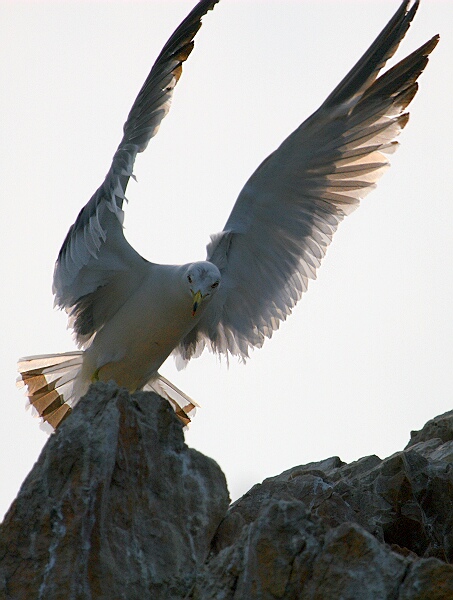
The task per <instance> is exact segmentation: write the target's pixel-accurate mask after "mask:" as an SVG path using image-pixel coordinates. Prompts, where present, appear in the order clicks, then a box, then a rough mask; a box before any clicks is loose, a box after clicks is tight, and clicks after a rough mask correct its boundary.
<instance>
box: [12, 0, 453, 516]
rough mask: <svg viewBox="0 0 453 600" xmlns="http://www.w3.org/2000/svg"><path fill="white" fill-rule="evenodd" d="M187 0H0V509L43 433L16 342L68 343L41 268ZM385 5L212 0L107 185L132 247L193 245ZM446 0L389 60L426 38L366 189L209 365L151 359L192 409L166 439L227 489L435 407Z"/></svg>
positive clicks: (333, 79)
mask: <svg viewBox="0 0 453 600" xmlns="http://www.w3.org/2000/svg"><path fill="white" fill-rule="evenodd" d="M194 4H195V0H184V1H182V0H181V1H171V2H170V1H168V0H166V1H162V2H155V1H149V2H144V1H143V2H125V1H123V2H120V1H118V2H112V3H110V2H65V1H59V2H28V3H26V2H20V1H17V0H16V1H14V2H5V1H3V2H0V14H1V19H0V30H1V31H0V45H1V49H0V75H1V82H2V93H1V97H0V115H1V117H0V118H1V141H0V153H1V156H0V158H1V171H2V183H3V193H4V216H3V223H4V226H3V234H2V241H1V244H2V245H1V248H2V252H3V260H2V262H1V266H0V269H1V279H2V281H3V304H2V308H3V310H2V315H3V316H2V325H1V327H2V340H1V353H2V355H1V369H0V386H1V387H0V389H1V398H2V419H1V421H0V429H1V431H0V444H1V449H0V456H1V460H0V469H1V472H0V481H1V488H0V513H1V514H3V513H4V512H5V511H6V510H7V509H8V507H9V505H10V504H11V502H12V500H13V499H14V498H15V496H16V494H17V492H18V490H19V487H20V485H21V483H22V481H23V480H24V478H25V477H26V475H27V474H28V472H29V471H30V469H31V468H32V466H33V464H34V462H35V461H36V460H37V458H38V456H39V453H40V451H41V449H42V447H43V446H44V444H45V442H46V440H47V435H46V434H45V433H44V432H42V431H41V429H40V428H39V422H38V420H37V419H34V418H32V416H31V412H30V411H28V412H26V411H25V408H24V406H25V398H24V397H23V395H22V392H21V391H17V390H16V388H15V378H16V361H17V359H18V358H19V357H20V356H26V355H33V354H41V353H51V352H64V351H69V350H71V349H73V348H74V344H73V342H72V339H71V335H70V333H69V332H68V331H67V330H66V319H65V316H64V315H63V314H62V313H59V312H58V311H56V310H54V309H53V308H52V306H53V298H52V293H51V282H52V272H53V264H54V261H55V259H56V256H57V253H58V250H59V248H60V246H61V244H62V242H63V239H64V237H65V235H66V233H67V230H68V228H69V227H70V225H71V224H72V223H73V221H74V219H75V217H76V216H77V213H78V211H79V210H80V209H81V207H82V206H83V205H84V204H85V202H86V201H87V200H88V199H89V198H90V196H91V195H92V193H93V192H94V191H95V189H96V188H97V187H98V186H99V184H100V183H101V182H102V180H103V178H104V175H105V173H106V172H107V170H108V167H109V165H110V160H111V157H112V156H113V153H114V151H115V149H116V147H117V145H118V143H119V141H120V139H121V133H122V125H123V122H124V120H125V119H126V116H127V114H128V111H129V109H130V107H131V105H132V102H133V100H134V99H135V97H136V94H137V93H138V91H139V89H140V87H141V85H142V83H143V81H144V79H145V77H146V75H147V74H148V72H149V70H150V68H151V66H152V63H153V62H154V60H155V58H156V57H157V55H158V53H159V51H160V49H161V48H162V46H163V44H164V43H165V41H166V40H167V38H168V37H169V35H170V34H171V33H172V31H173V30H174V29H175V28H176V26H177V25H178V24H179V22H180V21H181V20H182V19H183V18H184V17H185V15H186V14H187V13H188V12H189V10H190V8H191V7H192V6H193V5H194ZM398 5H399V1H398V0H362V1H359V0H356V1H348V0H341V1H340V0H337V1H331V2H327V1H325V0H317V1H316V2H315V1H314V0H299V1H297V0H293V1H286V2H285V1H282V0H280V1H278V2H276V1H266V2H265V1H261V2H258V1H249V0H248V1H245V0H244V1H239V0H221V2H220V4H219V5H218V6H217V7H216V8H215V10H214V11H213V12H210V13H209V14H208V15H207V16H206V17H205V18H204V25H203V27H202V29H201V30H200V32H199V33H198V35H197V37H196V42H195V50H194V52H193V53H192V55H191V56H190V58H189V60H188V62H187V63H186V65H185V68H184V72H183V76H182V78H181V80H180V82H179V84H178V86H177V89H176V91H175V94H174V100H173V106H172V109H171V111H170V113H169V115H168V116H167V118H166V119H165V120H164V122H163V123H162V126H161V129H160V131H159V133H158V135H157V137H156V138H154V139H153V140H152V141H151V143H150V145H149V147H148V149H147V151H146V153H144V154H142V155H140V156H139V157H138V160H137V163H136V167H135V172H136V175H137V178H138V183H134V182H131V183H130V184H129V188H128V194H127V195H128V198H129V201H130V202H129V206H127V207H126V221H125V225H126V236H127V237H128V239H129V241H130V242H131V243H132V244H133V245H134V247H135V248H136V249H137V250H138V251H139V252H140V253H141V254H142V255H143V256H144V257H145V258H147V259H149V260H151V261H153V262H163V263H186V262H189V261H192V260H202V259H204V258H205V245H206V243H207V242H208V240H209V234H211V233H215V232H217V231H220V230H221V229H222V228H223V225H224V223H225V221H226V219H227V217H228V215H229V212H230V210H231V208H232V206H233V204H234V201H235V199H236V197H237V195H238V193H239V191H240V189H241V187H242V185H243V184H244V183H245V181H246V179H247V178H248V176H249V175H250V174H251V173H252V171H253V170H254V169H255V168H256V167H257V166H258V164H259V163H260V162H261V161H262V159H264V158H265V157H266V156H267V155H268V154H269V153H270V152H271V151H273V150H274V149H275V148H276V146H277V145H279V144H280V142H281V141H283V139H284V138H285V137H286V136H287V135H288V134H289V133H291V132H292V131H293V130H294V129H295V128H296V127H297V126H298V125H299V124H300V123H301V122H302V121H303V120H304V119H305V118H307V117H308V116H309V115H310V114H311V113H312V112H313V111H314V110H315V109H316V108H317V107H318V106H319V105H320V103H321V102H322V101H323V100H324V99H325V97H326V96H327V95H328V94H329V93H330V92H331V91H332V89H333V88H334V87H335V85H336V84H337V83H338V82H339V81H340V79H341V78H342V77H343V76H344V75H345V74H346V72H347V71H348V70H349V69H350V67H352V65H353V64H354V63H355V61H356V60H357V59H358V58H359V57H360V55H361V54H362V53H363V52H364V51H365V50H366V48H367V47H368V45H369V44H370V43H371V42H372V41H373V39H374V38H375V37H376V35H377V34H378V33H379V32H380V30H381V29H382V27H383V26H384V25H385V23H386V22H387V21H388V20H389V19H390V17H391V16H392V14H393V12H394V11H395V10H396V9H397V8H398ZM452 31H453V3H452V2H451V1H450V0H445V1H441V0H422V2H421V6H420V9H419V11H418V14H417V15H416V18H415V21H414V23H413V25H412V27H411V29H410V30H409V32H408V34H407V36H406V39H405V40H404V42H403V43H402V45H401V46H400V48H399V50H398V53H397V58H398V59H401V58H403V57H404V56H405V55H407V54H409V53H410V52H411V51H413V50H414V49H416V48H417V47H418V46H420V45H421V44H422V43H423V42H425V41H426V40H427V39H429V38H430V37H432V36H433V35H434V34H436V33H440V36H441V41H440V44H439V45H438V47H437V48H436V50H435V51H434V53H433V55H432V57H431V61H430V64H429V65H428V67H427V69H426V72H425V73H424V74H423V75H422V76H421V78H420V91H419V93H418V95H417V97H416V98H415V100H414V102H413V103H412V105H411V119H410V122H409V124H408V126H407V127H406V129H405V130H404V131H403V133H402V135H401V136H400V138H399V141H400V142H401V147H400V148H399V150H398V152H397V153H396V154H395V155H394V156H393V158H392V168H391V169H390V170H389V171H388V172H387V173H386V174H385V175H384V177H383V178H382V180H381V181H380V183H379V186H378V189H377V190H375V191H374V192H372V193H371V194H370V195H369V196H368V197H367V198H366V199H365V200H364V202H363V204H362V206H361V207H360V208H359V209H358V210H357V211H356V212H355V213H353V214H352V215H351V216H350V217H348V218H347V219H346V221H345V222H344V223H342V225H341V226H340V228H339V231H338V232H337V234H336V235H335V237H334V240H333V243H332V245H331V246H330V248H329V250H328V252H327V256H326V258H325V260H324V262H323V264H322V266H321V269H320V270H319V272H318V279H317V281H315V282H312V283H311V285H310V287H309V290H308V293H307V294H305V296H304V298H303V299H302V301H301V302H300V303H299V304H298V306H297V307H296V309H295V310H294V314H293V315H292V316H291V317H290V318H289V319H288V321H287V322H286V323H284V324H283V325H282V326H281V328H280V330H279V331H278V332H276V333H275V334H274V337H273V338H272V339H271V340H268V341H267V342H266V343H265V345H264V348H263V349H261V350H257V351H255V352H254V353H253V355H252V357H251V359H250V361H249V362H248V363H247V365H246V366H243V365H241V364H237V363H236V362H235V361H232V362H231V364H230V367H229V368H227V367H226V364H225V363H224V362H223V363H219V361H218V360H217V358H216V357H215V356H213V355H211V354H209V353H205V354H204V355H203V356H202V358H200V359H197V360H194V361H192V362H191V363H190V364H189V366H188V368H187V369H186V370H185V371H181V372H179V373H178V372H177V371H176V369H175V367H174V365H173V359H171V358H170V359H169V360H168V361H167V363H165V365H164V366H163V368H162V369H161V372H162V373H163V374H164V375H165V376H167V377H168V378H169V379H170V380H172V381H173V382H174V383H175V384H176V385H177V386H178V387H180V388H181V389H182V390H184V391H185V392H186V393H187V394H189V395H190V396H192V397H193V398H195V400H197V402H198V403H199V404H201V408H200V409H199V411H198V413H197V415H196V417H195V420H194V422H193V424H192V426H191V428H190V431H189V432H188V434H187V435H186V441H187V443H188V444H189V445H190V446H192V447H193V448H196V449H197V450H199V451H201V452H203V453H204V454H207V455H208V456H211V457H212V458H214V459H215V460H216V461H217V462H218V463H219V465H220V466H221V467H222V469H223V470H224V472H225V473H226V476H227V480H228V484H229V488H230V492H231V495H232V497H233V498H237V497H238V496H240V495H242V494H243V493H244V492H246V491H247V490H248V489H249V488H250V487H251V486H252V485H253V484H255V483H258V482H260V481H262V479H264V478H265V477H268V476H273V475H277V474H278V473H280V472H281V471H283V470H285V469H288V468H290V467H292V466H295V465H297V464H303V463H307V462H309V461H314V460H321V459H324V458H326V457H328V456H332V455H338V456H340V457H341V458H342V459H343V460H344V461H352V460H355V459H357V458H359V457H361V456H364V455H368V454H377V455H379V456H380V457H381V458H384V457H385V456H388V455H390V454H392V453H393V452H395V451H397V450H399V449H402V448H403V447H404V445H405V444H406V443H407V441H408V439H409V432H410V430H411V429H419V428H420V427H422V426H423V424H424V423H425V422H426V421H427V420H428V419H430V418H432V417H434V416H435V415H437V414H440V413H442V412H445V411H447V410H449V409H451V408H452V391H451V390H452V380H453V341H452V338H453V336H452V334H453V318H452V312H453V311H452V295H453V273H452V269H451V260H452V256H453V241H452V239H453V236H452V229H453V200H452V197H451V192H450V173H451V168H452V142H451V140H452V139H453V124H452V122H453V119H452V117H453V110H452V108H453V107H452V100H451V99H452V96H453V81H452V77H451V71H452V63H453V36H452Z"/></svg>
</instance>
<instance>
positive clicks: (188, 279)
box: [187, 275, 192, 283]
mask: <svg viewBox="0 0 453 600" xmlns="http://www.w3.org/2000/svg"><path fill="white" fill-rule="evenodd" d="M187 281H188V282H189V283H192V277H191V276H190V275H187Z"/></svg>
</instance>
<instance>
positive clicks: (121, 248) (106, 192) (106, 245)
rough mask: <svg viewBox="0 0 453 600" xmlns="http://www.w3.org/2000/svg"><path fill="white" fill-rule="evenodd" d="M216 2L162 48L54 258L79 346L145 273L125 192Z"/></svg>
mask: <svg viewBox="0 0 453 600" xmlns="http://www.w3.org/2000/svg"><path fill="white" fill-rule="evenodd" d="M218 1H219V0H211V1H208V0H201V1H200V2H199V3H198V4H197V5H196V6H195V8H194V9H193V10H192V12H191V13H190V14H189V15H188V16H187V17H186V19H184V21H183V22H182V23H181V25H180V26H179V27H178V28H177V29H176V31H175V32H174V33H173V35H172V36H171V37H170V39H169V40H168V42H167V43H166V44H165V46H164V48H163V50H162V52H161V53H160V55H159V57H158V58H157V60H156V62H155V63H154V65H153V67H152V69H151V71H150V73H149V75H148V77H147V79H146V81H145V83H144V85H143V87H142V89H141V90H140V92H139V94H138V96H137V99H136V100H135V102H134V104H133V106H132V109H131V111H130V113H129V116H128V118H127V121H126V123H125V125H124V132H123V139H122V140H121V143H120V145H119V147H118V149H117V151H116V153H115V156H114V158H113V162H112V165H111V167H110V170H109V172H108V174H107V176H106V178H105V180H104V182H103V184H102V185H101V187H100V188H99V189H98V190H97V191H96V192H95V194H94V195H93V197H92V198H91V199H90V200H89V202H88V203H87V204H86V205H85V206H84V208H83V209H82V210H81V212H80V213H79V215H78V217H77V220H76V222H75V223H74V224H73V225H72V227H71V228H70V230H69V232H68V235H67V236H66V239H65V241H64V243H63V246H62V248H61V250H60V253H59V255H58V259H57V262H56V265H55V272H54V283H53V289H54V293H55V304H56V305H57V306H59V307H60V308H64V309H65V310H66V311H67V312H68V313H69V323H70V325H71V326H72V327H73V328H74V332H75V337H76V341H77V342H78V344H79V345H80V346H86V345H87V344H88V343H89V340H90V339H91V337H92V336H93V334H94V333H95V332H96V331H97V330H99V329H100V328H101V327H102V326H103V324H104V323H105V322H106V321H107V320H108V319H109V318H110V317H112V316H113V315H114V314H115V312H116V311H117V310H118V308H119V307H120V306H121V305H122V304H123V303H124V302H125V300H126V299H127V297H128V295H129V294H130V293H133V291H134V289H136V288H137V286H139V285H140V283H141V281H142V279H143V277H144V275H145V273H146V261H145V260H144V259H143V258H142V257H141V256H140V255H139V254H138V253H137V252H136V251H135V250H134V249H133V248H132V247H131V246H130V245H129V243H128V242H127V241H126V239H125V238H124V235H123V229H122V222H123V210H122V206H123V201H124V199H125V192H126V187H127V184H128V182H129V178H130V177H132V176H133V175H132V170H133V166H134V161H135V158H136V156H137V154H138V153H139V152H143V150H145V148H146V147H147V145H148V142H149V141H150V139H151V138H152V137H153V136H154V135H155V134H156V133H157V130H158V129H159V126H160V123H161V121H162V119H163V118H164V116H165V115H166V114H167V112H168V111H169V109H170V103H171V98H172V95H173V89H174V87H175V85H176V83H177V82H178V79H179V77H180V76H181V72H182V64H183V62H184V61H185V60H186V59H187V58H188V56H189V55H190V53H191V51H192V49H193V45H194V42H193V39H194V37H195V35H196V33H197V31H198V30H199V28H200V27H201V18H202V17H203V15H205V14H206V13H207V12H208V11H209V10H211V9H212V8H213V7H214V5H215V4H217V2H218Z"/></svg>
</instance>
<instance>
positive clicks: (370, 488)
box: [0, 384, 453, 600]
mask: <svg viewBox="0 0 453 600" xmlns="http://www.w3.org/2000/svg"><path fill="white" fill-rule="evenodd" d="M452 560H453V411H452V412H450V413H446V414H445V415H442V416H440V417H437V418H436V419H433V420H432V421H430V422H429V423H427V424H426V426H425V427H424V428H423V429H422V430H421V431H419V432H413V433H412V437H411V441H410V443H409V444H408V446H407V447H406V449H405V450H404V451H402V452H398V453H396V454H394V455H393V456H391V457H389V458H387V459H385V460H381V459H380V458H378V457H377V456H369V457H365V458H362V459H360V460H359V461H357V462H354V463H351V464H345V463H343V462H342V461H341V460H340V459H339V458H337V457H333V458H328V459H326V460H323V461H320V462H316V463H310V464H307V465H302V466H297V467H293V468H292V469H289V470H287V471H285V472H284V473H282V474H280V475H278V476H277V477H272V478H269V479H266V480H265V481H264V482H263V483H262V484H259V485H256V486H254V487H253V488H252V489H251V490H250V491H249V492H248V493H247V494H245V495H244V496H243V497H242V498H241V499H240V500H238V501H237V502H235V503H234V504H233V505H232V506H231V507H230V508H229V509H228V492H227V488H226V484H225V479H224V476H223V474H222V472H221V471H220V469H219V467H218V466H217V465H216V463H214V461H212V460H211V459H209V458H207V457H205V456H203V455H202V454H200V453H198V452H197V451H195V450H191V449H189V448H187V446H186V445H185V444H184V439H183V433H182V430H181V424H180V422H179V420H178V419H177V418H176V416H175V415H174V413H173V411H172V410H171V408H170V407H169V405H168V403H167V402H166V401H163V400H162V399H160V398H159V397H158V396H156V395H154V394H149V393H137V394H134V395H133V396H129V395H128V394H127V393H126V392H125V391H124V390H118V388H117V387H116V386H114V385H113V384H112V385H110V384H109V385H105V384H97V385H96V386H93V387H92V388H91V390H90V391H89V393H88V395H87V396H86V397H85V398H84V399H83V400H82V401H81V402H80V403H79V404H78V405H77V406H76V408H75V410H74V411H73V413H72V414H71V416H70V417H69V418H68V419H67V420H66V421H65V422H64V423H63V425H62V426H61V428H60V429H59V430H58V432H57V433H56V434H55V435H53V436H51V437H50V439H49V441H48V443H47V445H46V447H45V448H44V450H43V452H42V454H41V456H40V458H39V460H38V462H37V463H36V465H35V467H34V468H33V470H32V472H31V473H30V475H29V476H28V477H27V479H26V480H25V482H24V484H23V486H22V488H21V490H20V492H19V495H18V497H17V499H16V501H15V502H14V503H13V505H12V507H11V509H10V511H9V512H8V514H7V516H6V517H5V521H4V523H3V524H2V525H1V526H0V600H3V599H4V598H5V599H8V600H10V599H11V600H22V599H24V600H25V599H27V600H28V599H31V598H33V599H35V598H36V599H45V600H55V599H58V600H59V599H62V600H63V599H64V600H72V599H77V600H79V599H80V600H85V599H106V600H117V599H127V600H136V599H137V600H138V599H140V600H147V599H152V600H160V599H162V600H172V599H175V600H176V599H181V600H182V599H186V600H189V599H191V600H274V599H275V598H282V599H285V600H286V599H288V600H305V599H306V600H339V599H340V598H341V599H342V600H368V599H369V600H386V599H388V600H452V598H453V566H452V565H451V564H450V563H451V562H452Z"/></svg>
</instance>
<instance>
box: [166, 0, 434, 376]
mask: <svg viewBox="0 0 453 600" xmlns="http://www.w3.org/2000/svg"><path fill="white" fill-rule="evenodd" d="M408 5H409V2H403V4H402V5H401V7H400V9H399V10H398V12H397V13H396V14H395V16H394V17H393V18H392V20H391V21H390V22H389V24H388V25H387V26H386V27H385V29H384V30H383V31H382V33H381V34H380V35H379V36H378V38H377V39H376V40H375V42H374V43H373V44H372V46H371V47H370V49H369V50H368V51H367V52H366V53H365V55H364V56H363V57H362V58H361V59H360V60H359V62H358V63H357V64H356V65H355V67H354V68H353V69H352V70H351V71H350V73H349V74H348V75H347V76H346V77H345V78H344V80H343V81H342V82H341V83H340V84H339V85H338V86H337V88H336V89H335V90H334V92H333V93H332V94H331V95H330V96H329V97H328V98H327V100H326V101H325V103H324V104H323V105H322V106H321V107H320V109H318V111H316V112H315V113H314V114H313V115H312V116H311V117H310V118H309V119H307V121H305V122H304V123H303V124H302V125H301V126H300V127H299V128H298V129H297V130H296V131H295V132H294V133H292V134H291V135H290V136H289V137H288V138H287V139H286V140H285V141H284V142H283V143H282V145H281V146H280V147H279V148H278V149H277V150H276V151H275V152H274V153H273V154H271V155H270V156H269V157H268V158H267V159H266V160H265V161H264V162H263V163H262V164H261V165H260V167H259V168H258V169H257V170H256V171H255V173H254V174H253V175H252V176H251V177H250V179H249V180H248V182H247V183H246V185H245V186H244V188H243V190H242V191H241V193H240V195H239V197H238V199H237V201H236V204H235V206H234V208H233V211H232V213H231V215H230V217H229V219H228V221H227V223H226V225H225V228H224V230H223V231H222V232H221V233H220V234H217V235H216V236H212V238H211V243H210V244H209V245H208V249H207V250H208V260H210V261H212V262H213V263H214V264H216V265H217V266H218V268H219V269H220V272H221V274H222V283H221V287H220V289H219V290H218V292H217V294H216V296H215V297H214V298H213V300H212V302H211V304H210V305H209V306H208V307H207V309H206V311H205V314H204V315H203V317H202V320H201V321H200V322H199V325H198V327H197V328H196V329H195V330H193V331H192V332H191V333H190V334H189V335H188V336H187V337H186V338H185V339H184V340H183V341H182V343H181V344H180V345H179V346H178V348H177V349H176V351H175V353H176V354H177V363H178V362H179V366H183V364H184V363H185V362H186V361H187V360H189V359H190V358H193V357H195V356H198V355H199V354H200V353H201V351H202V350H203V347H204V346H205V345H206V344H207V345H208V346H209V347H210V349H211V350H213V351H214V352H217V353H220V354H222V353H223V354H226V355H227V356H228V354H232V355H236V356H239V357H240V358H242V359H244V360H245V358H247V357H248V353H249V350H250V348H251V347H260V346H261V345H262V344H263V342H264V340H265V339H266V338H270V337H271V336H272V333H273V331H275V330H276V329H278V327H279V324H280V322H281V321H283V320H285V319H286V317H287V316H288V315H289V314H290V313H291V311H292V309H293V307H294V306H295V304H296V302H297V301H298V300H299V299H300V297H301V295H302V294H303V292H305V290H306V289H307V285H308V282H309V280H310V279H314V278H315V277H316V270H317V268H318V267H319V265H320V262H321V259H322V258H323V257H324V255H325V253H326V250H327V246H328V245H329V243H330V242H331V240H332V236H333V234H334V233H335V231H336V229H337V227H338V225H339V223H340V222H341V221H342V219H343V218H344V217H345V216H346V215H348V214H349V213H350V212H352V211H353V210H354V209H355V208H356V207H357V205H358V203H359V201H360V200H361V199H362V198H363V197H364V196H365V195H366V194H368V193H369V192H370V191H371V190H372V189H373V188H374V187H375V185H376V182H377V180H378V179H379V178H380V176H381V175H382V173H383V172H384V171H385V170H386V168H387V166H388V159H387V155H388V154H389V153H391V152H393V151H394V150H395V148H396V146H397V142H396V141H395V140H396V137H397V136H398V135H399V133H400V131H401V130H402V129H403V128H404V126H405V125H406V123H407V121H408V114H407V113H405V112H404V111H405V109H406V108H407V106H408V105H409V103H410V102H411V100H412V99H413V97H414V95H415V93H416V92H417V82H416V80H417V78H418V77H419V75H420V74H421V72H422V71H423V69H424V68H425V66H426V64H427V62H428V55H429V54H430V52H431V51H432V50H433V49H434V47H435V46H436V44H437V42H438V36H436V37H434V38H432V39H431V40H430V41H428V42H427V43H426V44H424V45H423V46H422V47H420V48H419V49H418V50H416V51H415V52H413V53H412V54H411V55H409V56H408V57H406V58H405V59H404V60H402V61H401V62H400V63H398V64H397V65H396V66H394V67H393V68H391V69H389V70H388V71H387V72H386V73H384V74H383V75H381V76H380V77H379V78H377V75H378V72H379V70H380V69H382V67H384V65H385V62H386V61H387V60H388V59H389V58H390V57H391V56H392V55H393V53H394V52H395V50H396V48H397V47H398V45H399V43H400V41H401V39H402V38H403V36H404V34H405V33H406V31H407V29H408V27H409V25H410V22H411V20H412V18H413V16H414V14H415V11H416V9H417V6H418V2H416V3H415V4H413V6H412V8H411V9H410V10H409V11H408V10H407V8H408Z"/></svg>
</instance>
